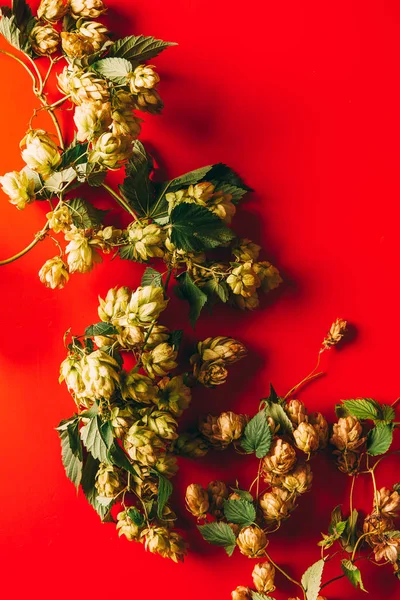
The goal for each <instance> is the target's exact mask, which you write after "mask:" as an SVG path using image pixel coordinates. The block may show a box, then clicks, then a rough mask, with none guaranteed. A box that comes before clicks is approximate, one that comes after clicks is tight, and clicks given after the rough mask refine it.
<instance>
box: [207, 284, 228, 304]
mask: <svg viewBox="0 0 400 600" xmlns="http://www.w3.org/2000/svg"><path fill="white" fill-rule="evenodd" d="M201 289H202V290H203V291H204V292H205V293H206V294H207V296H208V295H216V296H218V298H219V299H220V300H221V301H222V302H224V303H225V302H227V301H228V299H229V287H228V284H227V283H226V281H218V280H217V279H209V280H208V281H207V282H206V283H205V284H204V285H203V286H202V288H201Z"/></svg>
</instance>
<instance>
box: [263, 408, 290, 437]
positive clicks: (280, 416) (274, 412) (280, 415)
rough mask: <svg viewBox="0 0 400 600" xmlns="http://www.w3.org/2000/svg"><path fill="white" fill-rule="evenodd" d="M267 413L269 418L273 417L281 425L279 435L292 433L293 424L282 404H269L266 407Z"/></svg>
mask: <svg viewBox="0 0 400 600" xmlns="http://www.w3.org/2000/svg"><path fill="white" fill-rule="evenodd" d="M265 413H266V415H267V417H272V419H273V420H274V421H275V423H277V424H279V426H280V429H279V435H281V434H282V435H283V434H285V433H287V434H289V435H290V434H291V433H292V431H293V424H292V422H291V420H290V419H289V417H288V416H287V414H286V412H285V410H284V408H283V407H282V406H281V405H280V404H274V403H272V402H271V403H268V404H267V405H266V406H265Z"/></svg>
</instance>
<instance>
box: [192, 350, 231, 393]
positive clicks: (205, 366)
mask: <svg viewBox="0 0 400 600" xmlns="http://www.w3.org/2000/svg"><path fill="white" fill-rule="evenodd" d="M192 359H193V357H192ZM192 359H191V361H192ZM193 375H194V377H195V378H196V379H197V381H199V383H201V384H202V385H204V386H205V387H210V388H213V387H216V386H217V385H222V384H223V383H225V382H226V379H227V377H228V370H227V368H226V366H225V362H224V361H223V360H215V361H212V362H202V361H199V362H196V363H194V366H193Z"/></svg>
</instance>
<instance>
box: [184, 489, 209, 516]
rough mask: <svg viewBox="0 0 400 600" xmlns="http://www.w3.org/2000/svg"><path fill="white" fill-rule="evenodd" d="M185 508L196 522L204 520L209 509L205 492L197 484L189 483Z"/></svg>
mask: <svg viewBox="0 0 400 600" xmlns="http://www.w3.org/2000/svg"><path fill="white" fill-rule="evenodd" d="M185 501H186V508H187V509H188V511H189V512H191V513H192V515H193V516H195V517H197V519H198V520H200V519H205V518H206V515H207V512H208V509H209V507H210V504H209V501H208V494H207V491H206V490H205V489H204V488H203V487H202V486H201V485H200V484H198V483H191V484H190V485H189V486H188V487H187V488H186V496H185Z"/></svg>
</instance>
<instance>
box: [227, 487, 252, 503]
mask: <svg viewBox="0 0 400 600" xmlns="http://www.w3.org/2000/svg"><path fill="white" fill-rule="evenodd" d="M232 492H234V493H235V494H238V495H239V496H240V497H241V499H242V500H247V502H254V498H253V496H252V495H251V494H250V492H247V491H246V490H239V489H238V488H232Z"/></svg>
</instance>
